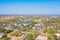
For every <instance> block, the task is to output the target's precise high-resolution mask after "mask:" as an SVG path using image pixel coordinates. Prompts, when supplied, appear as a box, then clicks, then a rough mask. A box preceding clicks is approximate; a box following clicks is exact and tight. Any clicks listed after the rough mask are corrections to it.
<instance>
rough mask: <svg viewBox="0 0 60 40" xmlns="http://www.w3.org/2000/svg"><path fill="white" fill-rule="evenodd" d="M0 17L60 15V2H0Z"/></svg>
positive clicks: (41, 0) (57, 0)
mask: <svg viewBox="0 0 60 40" xmlns="http://www.w3.org/2000/svg"><path fill="white" fill-rule="evenodd" d="M0 15H60V0H0Z"/></svg>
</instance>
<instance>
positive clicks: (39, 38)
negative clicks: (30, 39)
mask: <svg viewBox="0 0 60 40" xmlns="http://www.w3.org/2000/svg"><path fill="white" fill-rule="evenodd" d="M35 40H48V38H47V36H41V35H39V36H37V38H36V39H35Z"/></svg>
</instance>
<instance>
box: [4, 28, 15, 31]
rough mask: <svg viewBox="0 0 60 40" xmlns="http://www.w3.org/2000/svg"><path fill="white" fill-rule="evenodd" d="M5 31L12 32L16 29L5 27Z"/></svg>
mask: <svg viewBox="0 0 60 40" xmlns="http://www.w3.org/2000/svg"><path fill="white" fill-rule="evenodd" d="M5 29H7V30H10V31H12V30H14V28H12V27H5Z"/></svg>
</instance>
